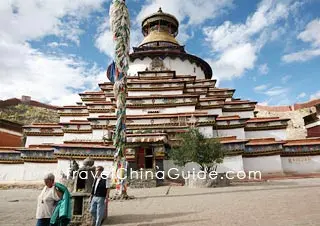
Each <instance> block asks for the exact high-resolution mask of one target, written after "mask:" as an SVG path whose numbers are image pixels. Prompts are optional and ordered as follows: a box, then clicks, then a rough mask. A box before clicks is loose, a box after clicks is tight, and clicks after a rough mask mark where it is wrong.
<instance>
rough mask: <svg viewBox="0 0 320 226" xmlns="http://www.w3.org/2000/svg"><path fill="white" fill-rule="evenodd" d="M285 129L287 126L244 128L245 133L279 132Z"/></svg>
mask: <svg viewBox="0 0 320 226" xmlns="http://www.w3.org/2000/svg"><path fill="white" fill-rule="evenodd" d="M280 129H287V125H276V126H263V127H245V128H244V130H245V131H264V130H280Z"/></svg>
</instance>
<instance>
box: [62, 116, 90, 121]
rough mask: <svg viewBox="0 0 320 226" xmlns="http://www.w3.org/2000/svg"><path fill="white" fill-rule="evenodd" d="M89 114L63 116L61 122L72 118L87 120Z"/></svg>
mask: <svg viewBox="0 0 320 226" xmlns="http://www.w3.org/2000/svg"><path fill="white" fill-rule="evenodd" d="M87 117H88V116H61V117H60V123H63V122H70V121H71V120H87Z"/></svg>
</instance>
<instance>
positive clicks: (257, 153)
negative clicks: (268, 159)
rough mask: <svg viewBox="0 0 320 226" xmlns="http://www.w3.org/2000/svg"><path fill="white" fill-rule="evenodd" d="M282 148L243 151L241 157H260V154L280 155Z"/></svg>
mask: <svg viewBox="0 0 320 226" xmlns="http://www.w3.org/2000/svg"><path fill="white" fill-rule="evenodd" d="M281 153H282V150H271V151H254V152H244V153H243V155H242V157H243V158H251V157H260V156H271V155H280V154H281Z"/></svg>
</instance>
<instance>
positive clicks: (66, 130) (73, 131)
mask: <svg viewBox="0 0 320 226" xmlns="http://www.w3.org/2000/svg"><path fill="white" fill-rule="evenodd" d="M63 132H64V133H92V130H91V129H86V130H75V129H63Z"/></svg>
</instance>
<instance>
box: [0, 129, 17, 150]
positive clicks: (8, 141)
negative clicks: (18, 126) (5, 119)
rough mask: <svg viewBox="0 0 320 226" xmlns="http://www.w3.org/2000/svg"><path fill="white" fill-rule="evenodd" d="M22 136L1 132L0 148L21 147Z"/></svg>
mask: <svg viewBox="0 0 320 226" xmlns="http://www.w3.org/2000/svg"><path fill="white" fill-rule="evenodd" d="M21 146H22V136H17V135H13V134H10V133H6V132H3V131H0V147H21Z"/></svg>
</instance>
